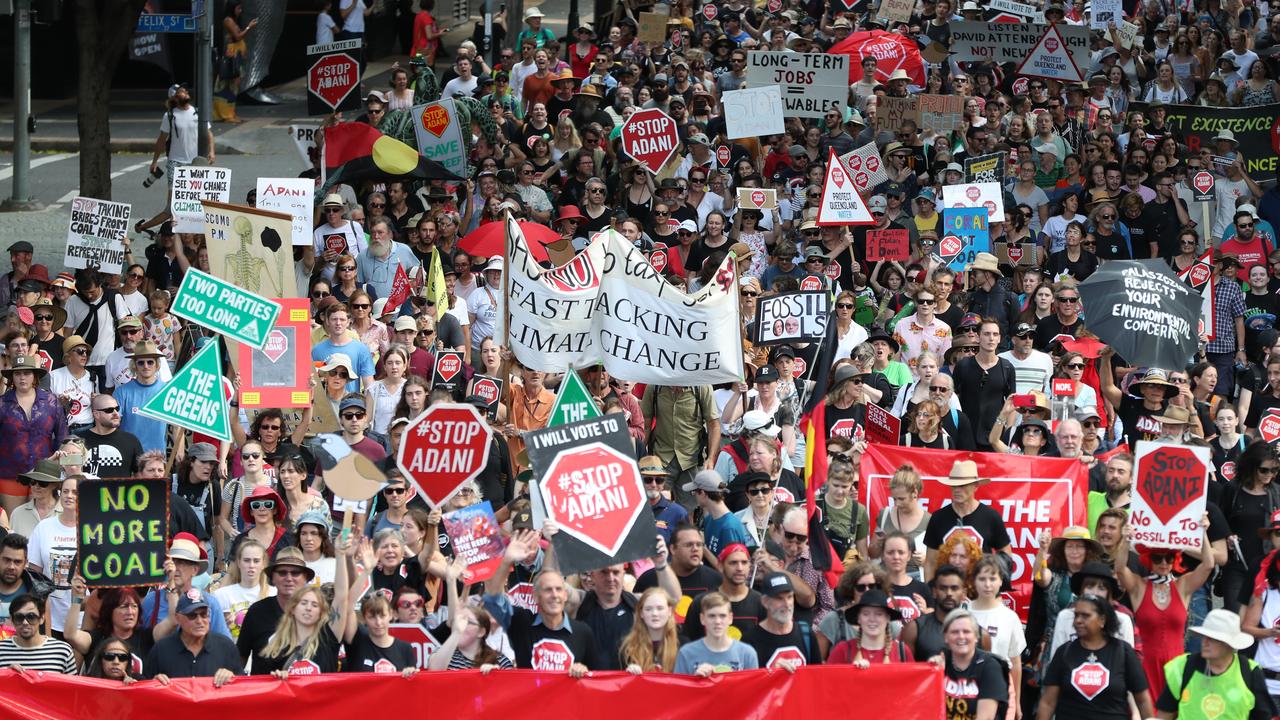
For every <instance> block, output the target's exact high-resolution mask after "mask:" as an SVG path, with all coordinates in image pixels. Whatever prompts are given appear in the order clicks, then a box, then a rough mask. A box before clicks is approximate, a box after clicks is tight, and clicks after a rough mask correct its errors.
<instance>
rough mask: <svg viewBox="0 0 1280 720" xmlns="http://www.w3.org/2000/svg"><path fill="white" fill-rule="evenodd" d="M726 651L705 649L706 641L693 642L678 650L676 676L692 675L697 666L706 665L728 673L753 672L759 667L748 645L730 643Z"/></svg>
mask: <svg viewBox="0 0 1280 720" xmlns="http://www.w3.org/2000/svg"><path fill="white" fill-rule="evenodd" d="M731 642H732V644H731V645H729V649H728V650H723V651H717V650H712V649H711V648H709V647H707V641H706V640H705V639H704V640H694V641H693V642H691V643H689V644H688V645H685V646H684V647H682V648H680V652H679V653H678V654H677V655H676V674H677V675H692V674H694V672H695V671H697V669H698V666H699V665H702V664H703V663H706V664H708V665H711V666H712V667H714V668H715V669H716V672H728V671H731V670H755V669H756V668H758V667H760V663H759V661H758V660H757V659H756V651H755V650H752V649H751V647H750V646H749V645H747V644H746V643H743V642H741V641H738V640H733V641H731Z"/></svg>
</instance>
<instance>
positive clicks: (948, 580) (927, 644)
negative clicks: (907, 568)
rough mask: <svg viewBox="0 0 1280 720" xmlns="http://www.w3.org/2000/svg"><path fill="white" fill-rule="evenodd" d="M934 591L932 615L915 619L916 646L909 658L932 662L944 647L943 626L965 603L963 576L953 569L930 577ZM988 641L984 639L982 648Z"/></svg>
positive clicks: (959, 571) (945, 569)
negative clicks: (927, 659) (950, 614)
mask: <svg viewBox="0 0 1280 720" xmlns="http://www.w3.org/2000/svg"><path fill="white" fill-rule="evenodd" d="M930 586H931V587H932V588H933V611H932V612H929V613H926V614H924V615H921V616H920V617H918V618H916V622H915V645H914V647H912V648H911V652H912V656H913V657H918V658H931V657H933V656H935V655H940V654H941V653H942V649H943V647H945V643H944V642H943V637H942V623H943V621H944V620H946V619H947V615H948V614H949V613H950V612H951V611H952V610H955V609H956V608H958V607H960V606H961V605H963V604H964V603H965V601H966V600H968V598H967V597H965V589H964V586H965V577H964V572H963V571H962V570H960V568H958V567H956V566H955V565H943V566H942V567H940V568H938V570H937V572H935V573H934V574H933V580H932V581H931V582H930ZM988 642H990V641H989V639H986V638H985V636H984V642H983V644H984V645H986V644H987V643H988Z"/></svg>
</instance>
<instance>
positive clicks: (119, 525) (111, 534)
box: [107, 520, 125, 546]
mask: <svg viewBox="0 0 1280 720" xmlns="http://www.w3.org/2000/svg"><path fill="white" fill-rule="evenodd" d="M124 538H125V532H124V522H123V521H120V520H112V521H111V522H109V523H107V540H108V542H109V543H110V544H111V545H115V546H120V545H123V544H124Z"/></svg>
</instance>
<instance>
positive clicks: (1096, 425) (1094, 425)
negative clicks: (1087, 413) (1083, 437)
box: [1080, 420, 1102, 428]
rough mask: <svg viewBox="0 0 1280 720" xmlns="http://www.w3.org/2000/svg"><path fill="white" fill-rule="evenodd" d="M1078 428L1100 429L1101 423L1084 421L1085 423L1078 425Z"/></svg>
mask: <svg viewBox="0 0 1280 720" xmlns="http://www.w3.org/2000/svg"><path fill="white" fill-rule="evenodd" d="M1080 427H1085V428H1100V427H1102V423H1101V422H1099V421H1097V420H1086V421H1084V422H1082V423H1080Z"/></svg>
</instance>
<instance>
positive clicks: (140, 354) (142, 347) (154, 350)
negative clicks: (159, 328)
mask: <svg viewBox="0 0 1280 720" xmlns="http://www.w3.org/2000/svg"><path fill="white" fill-rule="evenodd" d="M128 357H129V359H130V360H137V359H138V358H162V357H164V353H162V352H160V346H159V345H156V344H155V343H154V342H152V341H150V340H139V341H138V344H137V345H134V346H133V352H131V353H129V355H128Z"/></svg>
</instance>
